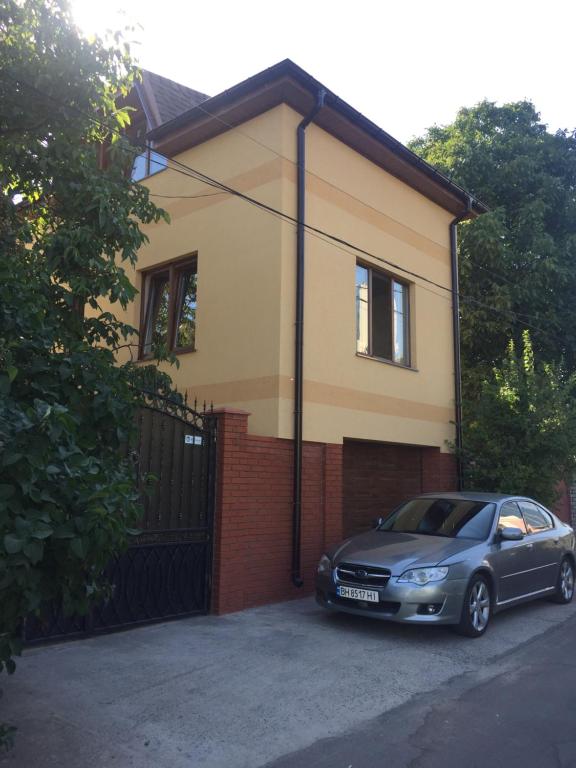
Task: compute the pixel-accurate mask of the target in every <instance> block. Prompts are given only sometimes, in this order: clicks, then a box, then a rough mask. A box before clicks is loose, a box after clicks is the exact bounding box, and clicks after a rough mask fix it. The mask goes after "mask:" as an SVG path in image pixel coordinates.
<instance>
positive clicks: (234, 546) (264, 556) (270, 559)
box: [212, 409, 342, 613]
mask: <svg viewBox="0 0 576 768" xmlns="http://www.w3.org/2000/svg"><path fill="white" fill-rule="evenodd" d="M248 416H249V414H248V413H246V412H244V411H235V410H232V409H222V410H221V411H218V420H219V423H218V470H217V471H218V476H217V499H216V516H215V548H214V570H213V573H214V577H213V589H212V609H213V610H214V611H215V612H217V613H228V612H230V611H237V610H242V609H244V608H248V607H251V606H255V605H260V604H263V603H269V602H275V601H280V600H287V599H290V598H296V597H302V596H303V595H305V594H309V593H310V592H311V591H312V590H313V587H314V572H315V568H316V565H317V562H318V559H319V558H320V556H321V555H322V553H323V552H324V551H325V550H326V549H327V548H328V547H330V546H332V545H333V544H335V543H337V542H338V541H340V540H341V539H342V447H341V446H339V445H325V444H322V443H305V444H304V446H303V475H302V492H303V495H302V549H301V553H302V554H301V557H302V576H303V578H304V587H303V588H302V589H297V588H296V587H294V586H293V585H292V583H291V562H292V455H293V444H292V441H291V440H280V439H277V438H273V437H259V436H256V435H250V434H248Z"/></svg>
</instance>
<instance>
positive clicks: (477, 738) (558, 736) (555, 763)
mask: <svg viewBox="0 0 576 768" xmlns="http://www.w3.org/2000/svg"><path fill="white" fill-rule="evenodd" d="M474 642H480V643H481V642H482V640H481V639H480V640H479V641H478V640H477V641H474ZM499 667H500V668H499ZM493 671H494V673H495V674H494V676H493V677H491V678H490V679H488V680H486V679H485V675H484V674H480V673H464V674H463V675H460V676H458V677H456V678H453V679H452V680H451V681H449V682H448V683H446V684H445V685H443V686H441V687H440V688H439V689H437V690H436V691H434V692H432V693H428V694H426V695H424V696H422V697H415V698H414V699H412V700H411V701H410V702H409V703H407V704H405V705H403V706H400V707H397V708H396V709H393V710H390V711H388V712H387V713H385V714H384V715H383V716H381V717H377V718H374V719H373V720H371V721H370V722H367V723H364V724H363V725H362V727H361V728H357V729H354V730H351V731H349V732H348V733H345V734H342V735H341V736H339V737H337V738H332V739H326V740H323V741H321V742H318V743H316V744H315V745H314V746H312V747H310V748H309V749H305V750H301V751H299V752H296V753H293V754H291V755H288V756H286V757H284V758H282V759H280V760H278V761H275V762H273V763H269V764H268V767H267V768H463V767H465V768H573V767H576V617H572V618H570V619H569V620H568V621H567V622H565V623H563V624H561V625H560V626H557V627H555V628H552V629H550V630H548V631H547V632H545V633H544V634H542V635H539V636H537V637H536V638H535V639H533V640H530V641H528V642H527V643H525V644H524V645H522V646H521V647H519V648H517V649H515V650H514V652H513V654H511V655H508V654H505V655H504V656H503V657H502V659H501V661H500V664H499V665H498V663H497V664H496V666H495V668H494V670H493Z"/></svg>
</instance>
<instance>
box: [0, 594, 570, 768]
mask: <svg viewBox="0 0 576 768" xmlns="http://www.w3.org/2000/svg"><path fill="white" fill-rule="evenodd" d="M575 633H576V603H574V604H572V605H569V606H559V605H555V604H552V603H547V602H544V601H538V602H535V603H532V604H529V605H525V606H522V607H519V608H516V609H513V610H510V611H507V612H505V613H502V614H500V615H498V616H496V617H495V618H494V620H493V623H492V625H491V627H490V628H489V630H488V632H487V633H486V635H484V636H483V637H482V638H480V639H476V640H469V639H466V638H462V637H459V636H458V635H455V634H454V633H452V632H451V631H450V630H449V629H446V628H441V627H423V628H419V627H413V626H404V625H396V624H389V623H386V622H380V621H377V620H372V619H363V618H360V617H355V616H347V615H344V614H332V613H325V612H324V611H322V610H321V609H320V608H319V607H317V606H316V604H315V603H314V602H313V601H312V599H304V600H297V601H294V602H290V603H283V604H280V605H272V606H265V607H262V608H257V609H253V610H248V611H243V612H241V613H236V614H232V615H228V616H222V617H216V616H206V617H197V618H193V619H185V620H181V621H176V622H170V623H166V624H160V625H153V626H149V627H145V628H141V629H134V630H131V631H128V632H121V633H116V634H111V635H106V636H100V637H96V638H91V639H87V640H81V641H76V642H68V643H63V644H59V645H53V646H45V647H39V648H35V649H31V650H29V651H27V652H26V653H25V655H24V657H23V658H22V659H21V660H20V661H19V664H18V669H17V671H16V674H15V675H14V676H13V677H9V678H6V677H4V678H3V679H2V680H1V681H0V685H1V687H2V688H3V689H4V696H3V698H2V700H0V722H2V721H4V722H11V723H12V724H14V725H16V726H17V727H18V732H17V735H16V747H15V749H14V750H13V751H12V752H10V753H8V754H7V755H5V756H4V757H2V758H0V766H1V768H4V767H5V766H6V768H54V767H55V766H58V768H103V767H104V766H106V768H114V767H115V766H118V767H119V768H184V767H186V768H262V767H263V766H268V768H272V766H274V768H350V766H352V768H373V767H374V768H376V767H378V768H404V766H406V767H407V766H411V768H433V767H435V766H440V765H442V766H443V768H447V767H448V766H452V765H454V766H462V765H466V766H467V768H474V767H475V766H479V767H480V766H482V768H496V767H497V766H499V765H502V766H504V765H506V766H507V768H513V767H514V766H516V765H518V766H520V765H522V768H528V766H532V765H534V768H547V766H548V765H550V766H554V767H556V766H561V768H571V767H572V766H575V767H576V744H575V741H576V729H575V728H574V727H573V720H574V716H575V715H576V696H575V695H574V693H573V692H574V691H576V654H574V647H573V638H574V637H575ZM572 657H573V658H574V663H572V664H571V662H570V659H571V658H572ZM570 675H572V677H570ZM554 680H556V681H557V682H554ZM568 681H571V682H570V684H568ZM519 682H521V683H522V685H521V686H519V685H518V683H519ZM524 689H525V690H524ZM500 702H504V703H502V704H501V703H500ZM526 713H528V715H529V716H531V717H532V718H533V719H534V722H535V723H536V725H538V724H539V727H536V726H534V727H532V726H531V725H530V724H529V723H528V720H527V716H528V715H527V714H526ZM497 716H498V717H497ZM556 720H558V723H556ZM550 722H554V723H556V726H557V727H555V728H551V727H550ZM564 728H565V729H566V733H564V731H561V730H560V729H564ZM562 733H564V735H563V736H562ZM560 742H561V743H560ZM502 745H503V747H502V748H503V749H505V750H506V749H507V750H508V752H505V753H503V754H507V755H508V757H507V761H504V762H493V760H497V759H498V760H499V755H500V751H499V750H500V748H501V746H502ZM519 745H520V746H522V745H528V746H529V747H530V749H529V752H528V753H526V754H527V757H526V758H525V759H524V761H523V762H522V761H521V762H514V759H515V755H516V752H515V751H514V750H513V746H516V747H517V748H518V746H519ZM530 745H531V746H530ZM490 749H492V751H493V753H494V754H493V757H492V758H489V759H488V758H487V757H486V756H487V755H488V754H489V752H490ZM538 750H540V751H538ZM530 755H531V756H535V755H536V756H537V758H538V761H537V762H530V760H529V758H530ZM434 761H436V762H434ZM547 761H548V762H547Z"/></svg>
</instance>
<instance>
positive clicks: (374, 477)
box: [343, 440, 422, 536]
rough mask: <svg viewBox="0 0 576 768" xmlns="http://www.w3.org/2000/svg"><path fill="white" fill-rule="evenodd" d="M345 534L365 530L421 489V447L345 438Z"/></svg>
mask: <svg viewBox="0 0 576 768" xmlns="http://www.w3.org/2000/svg"><path fill="white" fill-rule="evenodd" d="M343 470H344V533H345V535H346V536H353V535H354V534H355V533H360V532H361V531H366V530H368V529H369V528H370V526H371V523H372V521H373V520H374V519H375V518H377V517H380V516H383V515H386V514H387V513H388V512H390V511H391V510H392V509H393V508H394V507H395V506H396V505H397V504H399V503H400V502H401V501H403V500H404V499H405V498H407V497H409V496H414V495H416V494H418V493H421V492H422V449H421V448H415V447H413V446H408V445H391V444H388V443H364V442H360V441H356V440H345V441H344V466H343Z"/></svg>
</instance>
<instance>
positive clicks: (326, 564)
mask: <svg viewBox="0 0 576 768" xmlns="http://www.w3.org/2000/svg"><path fill="white" fill-rule="evenodd" d="M331 570H332V563H331V562H330V558H329V557H328V555H322V557H321V558H320V562H319V563H318V573H330V571H331Z"/></svg>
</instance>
